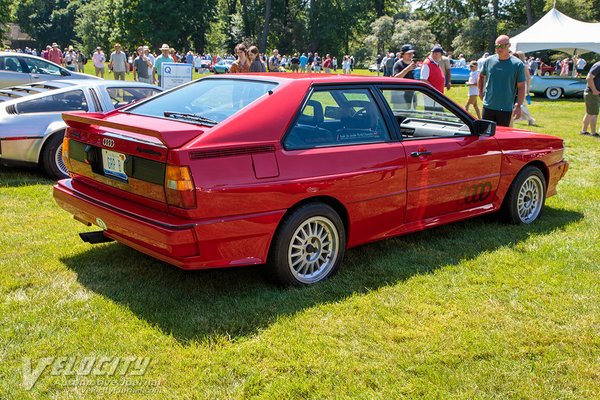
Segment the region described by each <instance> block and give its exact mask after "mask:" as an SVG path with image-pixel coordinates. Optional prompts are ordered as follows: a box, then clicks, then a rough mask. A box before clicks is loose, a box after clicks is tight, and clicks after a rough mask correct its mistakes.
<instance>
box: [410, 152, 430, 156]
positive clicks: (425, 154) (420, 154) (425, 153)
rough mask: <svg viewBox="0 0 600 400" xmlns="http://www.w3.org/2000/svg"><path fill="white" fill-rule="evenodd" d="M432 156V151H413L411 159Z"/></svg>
mask: <svg viewBox="0 0 600 400" xmlns="http://www.w3.org/2000/svg"><path fill="white" fill-rule="evenodd" d="M429 155H431V152H430V151H413V152H412V153H410V156H411V157H420V156H429Z"/></svg>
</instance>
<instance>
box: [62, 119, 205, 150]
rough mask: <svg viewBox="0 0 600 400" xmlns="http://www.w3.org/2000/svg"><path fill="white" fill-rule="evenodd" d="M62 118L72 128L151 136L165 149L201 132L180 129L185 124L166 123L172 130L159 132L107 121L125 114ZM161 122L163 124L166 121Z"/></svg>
mask: <svg viewBox="0 0 600 400" xmlns="http://www.w3.org/2000/svg"><path fill="white" fill-rule="evenodd" d="M62 118H63V120H64V121H65V122H66V124H67V125H68V126H70V127H72V128H80V129H85V128H87V127H89V126H95V127H99V128H110V129H116V130H120V131H125V132H132V133H137V134H139V135H145V136H151V137H153V138H156V139H158V140H159V141H160V142H161V143H162V144H163V145H164V146H165V147H167V148H177V147H181V146H182V145H184V144H185V143H187V142H189V141H190V140H191V139H193V138H194V137H196V136H198V135H200V134H201V133H202V132H203V131H202V130H200V129H181V128H182V127H185V128H188V126H187V124H183V123H178V122H176V121H168V122H169V123H170V124H172V126H173V128H174V129H173V130H169V131H163V132H161V131H159V130H157V129H152V128H147V127H140V126H135V125H130V124H125V123H122V122H115V121H113V120H110V119H107V118H112V119H124V118H127V114H121V115H118V114H112V115H107V114H103V113H63V115H62ZM142 118H143V117H142ZM152 122H154V121H152ZM161 122H162V123H163V124H164V122H166V121H164V122H163V121H161ZM159 124H160V123H159ZM179 124H180V125H179ZM155 125H156V123H155ZM177 125H179V126H177Z"/></svg>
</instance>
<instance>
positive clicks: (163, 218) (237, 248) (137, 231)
mask: <svg viewBox="0 0 600 400" xmlns="http://www.w3.org/2000/svg"><path fill="white" fill-rule="evenodd" d="M54 199H55V200H56V202H57V203H58V205H59V206H60V207H62V208H63V209H64V210H66V211H67V212H69V213H71V214H73V216H74V218H75V219H77V220H78V221H80V222H83V223H86V224H93V225H98V226H100V227H102V228H103V229H104V235H105V236H107V237H109V238H111V239H114V240H116V241H118V242H120V243H123V244H124V245H126V246H129V247H131V248H133V249H136V250H138V251H140V252H142V253H145V254H148V255H150V256H152V257H154V258H157V259H159V260H162V261H165V262H167V263H169V264H172V265H175V266H177V267H179V268H182V269H205V268H219V267H227V266H242V265H254V264H262V263H264V262H266V257H267V254H268V249H269V245H270V241H271V238H272V236H273V232H274V231H275V229H276V227H277V224H278V223H279V220H280V219H281V217H282V216H283V214H284V213H285V210H282V211H276V212H270V213H263V214H254V215H245V216H238V217H233V218H227V219H209V220H186V219H182V218H179V217H175V216H172V215H169V214H166V213H163V212H159V211H156V210H152V209H150V208H146V207H143V206H140V205H136V204H133V203H131V202H126V201H124V200H123V199H119V198H116V197H115V196H110V195H106V194H105V193H101V192H99V191H97V190H96V189H94V188H92V187H90V186H88V185H85V184H82V183H80V182H73V181H72V180H71V179H66V180H62V181H59V182H58V183H57V184H56V185H55V186H54Z"/></svg>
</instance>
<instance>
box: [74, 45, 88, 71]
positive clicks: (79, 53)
mask: <svg viewBox="0 0 600 400" xmlns="http://www.w3.org/2000/svg"><path fill="white" fill-rule="evenodd" d="M75 55H76V56H77V72H84V71H83V66H84V65H85V64H86V63H87V58H86V57H85V55H83V52H82V51H81V50H77V52H76V53H75Z"/></svg>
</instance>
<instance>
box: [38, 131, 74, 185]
mask: <svg viewBox="0 0 600 400" xmlns="http://www.w3.org/2000/svg"><path fill="white" fill-rule="evenodd" d="M63 138H64V132H56V133H53V134H52V136H50V138H49V139H48V140H47V141H46V143H44V147H42V154H41V155H40V163H41V165H42V168H43V170H44V172H45V173H46V175H48V176H49V177H50V178H52V179H54V180H59V179H65V178H68V177H69V174H68V173H67V168H66V166H65V163H64V161H63V159H62V143H63Z"/></svg>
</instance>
